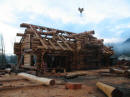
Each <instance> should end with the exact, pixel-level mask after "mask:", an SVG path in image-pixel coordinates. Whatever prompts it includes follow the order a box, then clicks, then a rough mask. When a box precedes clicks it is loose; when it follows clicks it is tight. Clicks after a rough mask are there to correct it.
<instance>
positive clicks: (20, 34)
mask: <svg viewBox="0 0 130 97" xmlns="http://www.w3.org/2000/svg"><path fill="white" fill-rule="evenodd" d="M16 36H22V37H23V36H25V35H24V34H23V33H17V34H16Z"/></svg>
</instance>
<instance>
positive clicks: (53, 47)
mask: <svg viewBox="0 0 130 97" xmlns="http://www.w3.org/2000/svg"><path fill="white" fill-rule="evenodd" d="M48 41H49V43H50V44H51V46H52V47H53V48H54V49H55V50H57V47H56V46H55V45H54V44H53V43H52V41H51V40H48Z"/></svg>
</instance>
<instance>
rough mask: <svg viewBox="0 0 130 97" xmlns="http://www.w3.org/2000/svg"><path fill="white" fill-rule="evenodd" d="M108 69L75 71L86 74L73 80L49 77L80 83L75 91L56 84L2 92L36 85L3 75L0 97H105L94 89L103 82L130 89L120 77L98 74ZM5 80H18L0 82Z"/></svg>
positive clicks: (14, 76)
mask: <svg viewBox="0 0 130 97" xmlns="http://www.w3.org/2000/svg"><path fill="white" fill-rule="evenodd" d="M107 71H108V69H100V70H88V71H77V72H82V73H86V75H84V76H78V77H76V78H73V79H66V80H65V79H64V78H63V77H51V78H54V79H56V81H57V82H58V81H61V82H62V81H63V82H74V83H81V84H82V88H81V89H77V90H71V89H65V85H64V84H56V85H54V86H35V87H23V88H17V89H5V90H2V89H1V87H2V86H11V87H15V86H20V85H31V84H38V83H36V82H32V81H28V80H24V79H22V78H21V77H19V76H16V75H5V76H1V77H0V84H2V86H0V97H106V96H105V95H104V94H103V93H102V92H101V91H99V89H98V88H97V87H96V82H98V81H100V82H104V83H106V84H110V85H114V86H115V87H116V86H122V87H127V88H130V79H128V78H125V77H121V76H101V75H100V73H99V72H107ZM7 79H20V80H19V81H9V82H5V81H1V80H7Z"/></svg>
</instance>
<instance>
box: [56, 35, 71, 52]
mask: <svg viewBox="0 0 130 97" xmlns="http://www.w3.org/2000/svg"><path fill="white" fill-rule="evenodd" d="M57 36H58V38H59V39H60V40H61V41H63V43H64V44H65V45H66V46H67V48H68V49H69V50H71V51H72V48H71V47H70V46H69V45H68V44H67V42H66V41H65V40H64V39H63V38H61V37H60V36H59V35H57Z"/></svg>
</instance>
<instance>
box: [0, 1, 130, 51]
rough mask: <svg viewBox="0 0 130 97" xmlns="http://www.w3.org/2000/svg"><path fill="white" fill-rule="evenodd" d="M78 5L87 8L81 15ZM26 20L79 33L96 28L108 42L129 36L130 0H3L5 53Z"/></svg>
mask: <svg viewBox="0 0 130 97" xmlns="http://www.w3.org/2000/svg"><path fill="white" fill-rule="evenodd" d="M79 7H83V8H84V12H83V15H82V17H81V16H80V14H79V11H78V8H79ZM23 22H24V23H31V24H36V25H41V26H42V25H43V26H47V27H52V28H57V29H61V30H67V31H72V32H76V33H79V32H83V31H88V30H95V36H96V37H98V38H103V39H104V40H105V43H117V42H121V41H124V40H126V39H127V38H129V37H130V32H129V31H130V0H0V33H1V34H2V35H3V38H4V43H5V50H6V53H13V43H14V42H15V41H18V40H19V38H18V37H16V33H23V31H24V29H23V28H20V24H21V23H23Z"/></svg>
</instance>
